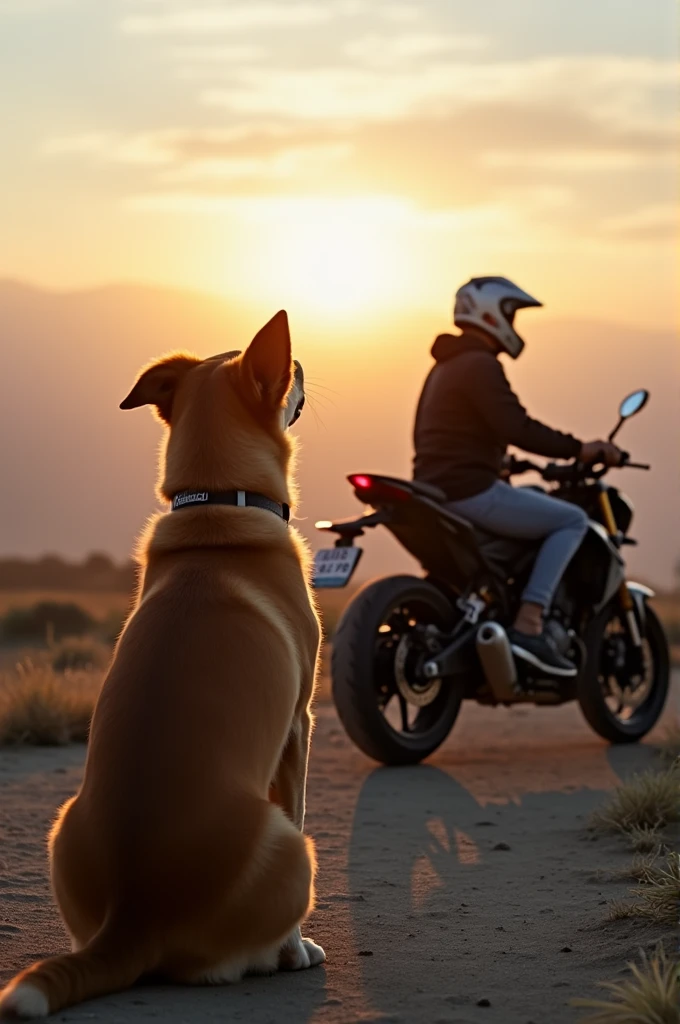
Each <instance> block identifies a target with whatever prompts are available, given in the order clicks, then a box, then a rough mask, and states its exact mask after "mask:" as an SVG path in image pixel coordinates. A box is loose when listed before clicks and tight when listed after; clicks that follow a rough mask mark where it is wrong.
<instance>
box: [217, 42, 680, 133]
mask: <svg viewBox="0 0 680 1024" xmlns="http://www.w3.org/2000/svg"><path fill="white" fill-rule="evenodd" d="M677 71H678V65H677V64H676V62H670V61H668V62H662V61H652V60H646V59H640V58H619V57H581V58H569V57H554V58H544V59H540V60H533V61H508V62H502V63H471V62H467V63H463V62H454V61H450V60H449V61H447V62H446V63H442V62H430V63H428V64H426V65H425V66H424V67H421V68H419V69H418V71H417V73H414V72H412V71H404V70H401V69H400V68H380V69H378V68H371V67H352V66H346V65H336V66H325V67H312V68H304V67H301V68H292V69H289V68H276V67H267V68H258V69H257V70H255V69H250V68H236V69H234V71H233V74H232V75H231V76H230V80H229V85H228V87H225V88H221V89H218V88H215V89H208V90H205V91H204V93H203V95H202V99H203V101H204V103H206V104H207V105H209V106H216V107H220V108H222V109H224V110H227V111H229V112H230V113H232V114H237V115H248V116H253V115H269V116H278V117H286V118H299V119H308V120H318V121H324V122H327V121H328V120H329V119H333V120H336V121H343V120H344V121H347V120H352V121H354V122H361V121H363V122H369V121H384V120H394V119H398V118H405V117H409V116H412V115H414V114H420V113H427V114H428V116H431V115H432V114H433V113H438V114H440V115H441V114H443V113H445V112H447V111H451V110H455V109H457V108H458V109H460V108H461V107H464V106H467V105H469V104H471V103H474V102H482V101H486V102H490V101H493V100H505V101H518V100H523V99H532V98H535V97H536V96H541V98H542V99H543V100H544V101H546V102H550V101H553V102H555V103H559V102H567V103H568V104H570V105H573V104H574V103H579V102H580V103H583V104H584V105H587V107H588V108H589V109H591V110H593V111H595V112H598V111H602V112H606V113H607V115H608V116H610V117H615V116H616V117H619V118H621V119H622V120H626V118H628V117H629V116H630V111H631V110H632V112H633V113H634V114H635V115H636V116H638V117H640V118H642V115H643V114H644V111H645V109H646V106H648V105H649V104H645V102H644V101H645V99H646V98H647V96H648V95H649V93H650V92H651V91H652V90H655V89H659V88H664V87H665V88H669V89H673V90H674V89H675V84H676V79H677Z"/></svg>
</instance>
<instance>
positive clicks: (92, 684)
mask: <svg viewBox="0 0 680 1024" xmlns="http://www.w3.org/2000/svg"><path fill="white" fill-rule="evenodd" d="M101 681H102V674H101V672H69V673H66V674H65V675H56V673H55V672H54V671H53V670H52V669H51V668H50V667H49V666H47V665H34V664H33V663H32V662H31V661H25V662H23V663H22V664H20V665H17V667H16V669H15V670H14V672H12V673H5V675H4V676H3V677H2V678H0V745H10V744H14V745H19V744H34V745H36V746H61V745H63V744H65V743H69V742H72V741H76V742H85V741H86V740H87V736H88V732H89V728H90V719H91V717H92V712H93V710H94V705H95V701H96V699H97V694H98V692H99V688H100V686H101Z"/></svg>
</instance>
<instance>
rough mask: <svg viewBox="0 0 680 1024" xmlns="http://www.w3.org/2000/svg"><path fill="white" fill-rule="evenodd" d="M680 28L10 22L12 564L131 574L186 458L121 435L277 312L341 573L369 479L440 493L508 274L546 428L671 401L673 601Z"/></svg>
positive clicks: (517, 371) (121, 3) (453, 11)
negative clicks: (429, 458) (451, 395)
mask: <svg viewBox="0 0 680 1024" xmlns="http://www.w3.org/2000/svg"><path fill="white" fill-rule="evenodd" d="M678 27H679V26H678V15H677V10H676V4H675V0H644V2H643V0H514V2H512V3H511V2H509V0H478V2H476V3H470V0H418V2H409V0H403V2H402V0H191V2H189V0H0V121H1V123H2V125H3V132H2V136H1V138H0V159H1V161H2V163H1V166H2V175H3V188H2V189H1V190H0V344H1V345H2V346H3V347H5V346H7V345H9V349H10V351H9V355H10V359H9V362H7V361H5V362H4V364H3V366H4V378H3V383H2V385H0V386H1V387H4V389H5V390H4V392H3V396H2V401H0V426H2V427H3V430H4V431H5V434H7V433H9V434H11V435H12V437H13V438H14V441H13V444H11V445H7V446H4V449H3V450H2V451H0V472H2V476H3V479H10V480H11V486H12V492H13V495H14V502H13V507H12V509H11V510H8V509H7V508H6V509H5V516H4V519H3V522H2V524H0V554H11V553H21V554H26V555H34V554H38V553H40V552H42V551H45V550H50V551H56V552H62V553H65V554H68V555H71V556H80V555H82V554H85V553H86V551H87V550H91V549H92V548H93V547H95V548H97V549H101V550H108V551H110V552H111V553H112V554H114V555H115V556H116V557H124V555H125V553H126V552H128V551H129V550H130V547H131V544H132V540H133V536H134V533H135V532H136V530H137V529H138V527H139V526H140V525H141V522H142V520H143V517H144V515H145V514H146V513H147V512H149V511H150V510H151V508H152V507H153V505H154V499H153V493H152V481H153V476H154V468H153V463H154V460H155V457H156V445H157V440H158V429H157V427H156V425H154V424H152V423H150V422H148V423H147V419H148V417H147V418H146V419H145V414H140V416H139V417H138V418H136V419H131V420H128V419H124V424H125V425H124V426H123V425H122V424H123V420H121V419H120V417H123V416H124V414H122V413H119V412H118V410H117V406H118V402H119V401H120V399H121V397H123V394H124V393H125V392H124V391H123V389H128V388H129V384H130V380H131V379H132V378H133V377H134V374H135V373H136V371H137V369H138V367H139V366H141V365H143V364H145V363H146V362H147V361H148V360H149V359H151V358H152V357H154V356H158V355H161V354H162V353H163V352H164V351H166V350H167V349H168V348H171V347H174V346H177V345H179V346H184V347H187V348H189V349H192V350H194V351H197V352H198V353H199V354H200V355H209V354H211V352H214V351H226V350H229V349H232V348H238V347H241V346H243V345H244V344H245V343H246V342H247V341H248V339H249V337H251V336H252V333H254V331H255V330H257V329H258V327H259V326H261V325H262V324H263V323H264V322H265V321H266V320H268V319H269V317H270V316H271V315H272V314H273V313H274V312H275V311H276V310H277V309H279V308H285V309H287V311H288V313H289V317H290V322H291V325H292V330H293V342H294V352H295V354H296V355H297V356H298V357H300V358H302V359H303V361H304V364H305V369H306V372H307V375H308V377H309V379H310V381H312V382H313V385H314V387H315V388H316V393H315V395H314V402H315V404H316V408H315V409H313V408H310V410H309V411H308V415H306V416H305V417H304V420H303V421H301V424H300V427H299V433H300V436H301V438H302V442H303V443H302V451H301V456H300V471H299V473H300V482H301V485H302V496H303V510H302V513H301V514H302V516H303V519H302V523H303V527H302V528H303V530H304V531H305V532H306V533H307V535H308V536H309V537H310V540H312V542H313V543H315V544H318V537H319V535H318V534H317V533H315V531H314V530H313V523H314V520H315V519H316V518H327V517H328V516H332V515H343V514H344V515H347V514H350V513H352V512H354V511H356V510H357V507H356V502H355V500H354V498H353V497H352V495H351V493H350V492H349V489H348V487H347V484H346V483H345V481H344V474H345V473H348V472H351V471H366V470H378V471H383V472H391V473H394V474H396V475H407V474H408V473H409V472H410V460H411V423H412V417H413V412H414V409H415V403H416V401H417V397H418V391H419V389H420V386H421V383H422V380H423V378H424V376H425V374H426V372H427V368H428V366H429V347H430V344H431V339H432V337H433V336H434V334H435V333H436V332H437V331H439V330H446V329H448V328H450V324H451V308H452V297H453V293H454V291H455V288H456V287H457V285H458V284H460V283H462V282H463V281H465V280H467V279H468V278H469V277H470V276H473V275H477V274H482V275H484V274H503V275H506V276H509V277H510V278H512V279H514V280H516V281H517V282H518V284H520V285H521V286H522V287H523V288H525V289H526V290H528V291H529V292H530V293H531V294H533V295H535V296H537V297H538V298H539V299H540V300H542V302H543V303H544V305H545V309H543V310H528V311H525V312H523V313H522V314H521V331H522V333H523V334H524V336H525V338H526V340H527V348H526V352H525V354H524V355H523V357H522V359H521V360H520V361H519V362H518V363H517V364H512V366H511V367H510V368H509V369H510V374H511V380H512V381H513V383H514V384H515V386H516V387H517V388H518V390H519V393H520V396H521V397H522V398H523V400H524V401H525V403H526V404H527V405H528V407H529V409H530V411H531V412H532V413H533V414H534V415H537V416H539V417H540V418H542V419H543V420H544V421H546V422H548V423H550V424H551V425H554V426H556V427H559V428H562V429H567V430H570V431H572V432H573V433H575V434H576V435H577V436H586V435H590V436H595V434H596V433H597V432H599V431H602V430H603V429H604V430H607V429H608V428H609V426H610V424H611V422H612V417H613V416H614V413H615V408H616V404H617V403H618V401H619V399H620V397H622V395H623V394H625V393H626V392H627V391H630V390H633V389H634V388H636V387H640V386H648V387H651V390H652V402H650V405H649V407H648V409H647V410H645V413H644V414H643V416H641V417H640V419H639V421H637V420H636V422H635V424H633V425H631V426H630V428H627V431H628V429H629V430H630V435H629V436H630V443H631V447H632V448H633V450H634V453H635V454H636V456H637V457H639V458H640V459H643V460H649V461H651V462H653V463H654V472H653V473H650V474H648V475H645V477H644V478H643V477H638V478H634V477H633V476H632V474H631V476H630V477H629V478H626V480H625V482H624V481H621V482H622V483H623V484H624V486H625V487H626V489H627V490H629V492H630V493H631V494H632V495H633V497H634V499H635V501H636V504H637V505H638V508H639V524H638V535H639V537H640V540H641V547H640V548H639V549H636V550H635V551H633V553H632V554H631V564H633V567H634V569H635V572H637V573H639V574H640V575H642V576H644V577H645V578H650V579H658V580H661V581H663V583H664V585H670V582H671V578H672V570H671V567H672V564H673V562H674V561H675V559H676V558H677V557H678V555H680V550H679V549H678V540H677V518H678V507H679V506H680V501H679V496H678V486H677V436H678V431H679V430H680V424H679V423H678V415H679V410H680V402H678V387H679V385H680V372H679V369H680V368H679V364H678V355H677V348H678V346H677V321H678V316H677V314H678V282H679V281H680V266H679V261H678V245H677V242H678V209H680V204H679V203H678V200H679V198H680V196H679V195H678V191H679V189H678V183H679V182H680V174H679V171H680V160H679V158H678V154H679V151H678V119H677V95H678V70H679V60H678V57H679V55H678ZM3 279H9V283H7V281H5V284H4V285H3ZM114 284H115V285H120V287H115V288H114V287H112V286H113V285H114ZM122 284H125V287H123V286H122ZM27 286H30V287H27ZM133 286H134V287H133ZM139 286H145V288H142V289H140V287H139ZM149 286H152V290H151V291H150V290H149ZM153 289H156V290H153ZM192 296H194V297H193V298H192ZM197 296H198V297H197ZM200 296H205V298H200ZM212 296H217V297H218V298H219V312H216V311H215V310H216V308H217V307H215V306H214V301H215V300H214V299H213V298H212ZM223 330H224V332H225V333H226V334H228V335H229V336H228V337H225V338H222V336H221V334H222V331H223ZM674 335H675V337H674ZM26 353H29V354H30V358H28V359H27V357H26ZM674 353H675V354H674ZM3 356H4V353H3ZM30 394H32V395H33V396H34V397H35V396H38V395H39V396H40V398H39V402H38V404H39V409H36V408H35V407H34V406H35V405H36V402H35V401H34V402H30V401H27V399H26V396H27V395H30ZM310 405H311V403H310ZM143 424H146V426H144V425H143ZM46 481H49V493H50V494H51V495H52V499H51V501H50V503H49V505H45V503H44V501H43V499H42V495H43V494H44V488H45V482H46ZM112 491H113V493H114V494H115V495H116V500H117V502H118V504H116V503H115V502H112V499H111V492H112ZM10 511H11V515H10V514H9V513H10ZM389 543H392V542H389ZM381 545H383V547H381ZM387 545H388V538H387V535H385V537H383V538H377V537H376V539H375V541H372V542H371V552H367V556H366V558H365V559H364V563H363V564H364V565H365V566H367V571H369V572H384V571H386V570H387V568H388V567H389V566H390V565H392V566H393V567H394V565H395V564H396V563H395V562H394V558H395V557H396V556H395V554H394V544H393V543H392V547H391V548H389V546H387ZM381 551H382V552H383V554H380V552H381ZM374 552H375V554H374ZM371 559H373V560H372V561H371Z"/></svg>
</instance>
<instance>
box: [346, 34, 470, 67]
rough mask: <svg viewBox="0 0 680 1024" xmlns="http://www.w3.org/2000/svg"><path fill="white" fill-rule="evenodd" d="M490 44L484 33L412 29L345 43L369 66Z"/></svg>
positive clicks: (348, 52)
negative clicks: (408, 31) (407, 31)
mask: <svg viewBox="0 0 680 1024" xmlns="http://www.w3.org/2000/svg"><path fill="white" fill-rule="evenodd" d="M488 46H489V39H488V38H487V37H486V36H482V35H451V34H447V33H445V32H441V33H434V32H429V33H428V32H420V33H418V32H410V33H404V34H401V35H397V36H382V35H367V36H362V37H361V38H360V39H355V40H353V41H352V42H351V43H348V44H347V45H346V46H345V54H346V55H347V56H348V57H349V58H350V59H351V60H355V61H358V62H360V63H363V64H367V65H369V66H373V67H389V66H390V65H403V63H404V62H405V61H414V60H419V59H423V58H427V57H432V56H434V55H437V56H440V55H441V54H442V53H455V52H460V53H470V52H472V53H474V52H477V51H480V50H484V49H486V48H487V47H488Z"/></svg>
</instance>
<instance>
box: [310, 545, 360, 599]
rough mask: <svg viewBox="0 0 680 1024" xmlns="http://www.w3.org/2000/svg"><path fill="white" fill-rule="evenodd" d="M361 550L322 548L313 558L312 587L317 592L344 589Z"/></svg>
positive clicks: (352, 548) (355, 548)
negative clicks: (329, 588)
mask: <svg viewBox="0 0 680 1024" xmlns="http://www.w3.org/2000/svg"><path fill="white" fill-rule="evenodd" d="M361 555H362V550H361V548H357V547H351V548H324V549H323V550H321V551H317V553H316V555H315V557H314V586H315V587H316V589H317V590H322V589H324V588H327V587H344V586H345V585H346V584H347V583H349V581H350V579H351V577H352V573H353V572H354V570H355V569H356V567H357V563H358V561H359V559H360V558H361Z"/></svg>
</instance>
